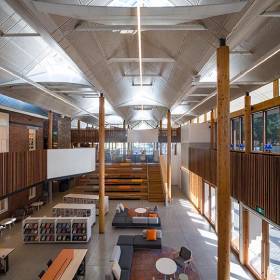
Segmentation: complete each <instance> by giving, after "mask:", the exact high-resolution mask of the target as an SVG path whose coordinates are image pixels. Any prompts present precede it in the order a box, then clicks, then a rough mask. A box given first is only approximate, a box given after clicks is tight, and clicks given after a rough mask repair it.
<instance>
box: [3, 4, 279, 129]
mask: <svg viewBox="0 0 280 280" xmlns="http://www.w3.org/2000/svg"><path fill="white" fill-rule="evenodd" d="M7 3H9V5H8V4H7ZM277 3H279V1H277V0H266V1H263V0H255V1H254V0H249V1H239V0H215V1H214V0H201V1H199V0H192V1H191V0H185V1H183V0H181V1H180V0H165V1H157V0H146V1H144V6H145V8H142V15H143V21H142V22H143V24H144V26H143V28H144V27H145V28H147V30H149V31H143V32H142V47H143V58H144V59H143V61H144V62H143V75H144V76H143V83H144V86H143V88H142V89H141V87H140V86H139V66H138V41H137V34H135V32H133V33H131V32H130V33H129V34H121V33H120V32H119V31H118V30H122V31H123V32H125V31H126V30H128V31H133V30H134V29H135V25H134V21H135V16H133V15H135V8H133V6H135V5H136V0H135V1H134V0H113V1H110V0H106V1H105V0H103V1H102V0H93V1H89V0H84V1H82V0H45V1H32V0H21V1H20V0H9V1H6V2H5V1H1V2H0V30H1V31H2V32H3V33H5V34H6V33H33V34H34V35H35V34H36V36H33V37H30V36H25V37H0V66H2V68H4V70H5V69H6V70H7V69H8V70H9V72H7V71H4V70H3V69H2V70H1V68H0V83H1V85H0V92H2V93H4V94H7V95H10V96H12V97H16V98H19V99H22V100H24V101H27V102H32V103H35V104H36V105H39V106H41V107H43V108H45V109H48V110H49V109H52V110H55V111H57V112H60V113H63V114H67V115H70V116H72V117H74V118H75V117H81V116H87V115H91V116H90V117H89V118H88V119H87V120H88V121H89V122H95V123H96V119H95V118H94V117H95V116H97V115H98V100H97V99H96V96H97V94H98V93H99V92H103V93H104V95H105V97H106V101H107V102H106V109H105V110H106V114H107V117H106V121H107V122H109V123H115V122H118V123H119V124H120V123H122V122H123V119H125V120H126V121H127V122H131V123H135V125H136V124H138V126H139V124H140V123H141V122H140V123H139V121H141V120H143V121H149V122H150V124H152V125H154V126H155V125H157V123H158V121H159V120H160V119H161V118H162V117H163V116H164V115H165V113H166V110H167V109H168V108H169V109H171V112H172V117H173V120H174V121H176V122H177V123H178V124H180V123H183V122H185V121H186V120H187V119H189V118H191V117H193V116H197V115H200V114H201V113H204V112H206V111H209V109H211V108H212V107H214V106H215V91H216V84H215V82H216V66H215V64H216V58H215V51H216V48H217V47H218V45H219V38H221V37H225V38H227V42H228V45H229V46H230V49H231V52H232V53H231V56H230V62H231V66H230V67H231V68H230V73H231V79H232V80H233V81H234V83H233V84H232V88H231V95H232V99H234V98H236V97H238V96H241V95H244V93H245V92H246V91H248V90H249V91H251V90H254V89H256V88H258V87H260V86H262V85H264V84H266V83H268V82H270V81H271V80H273V79H275V78H277V77H279V76H280V69H279V66H278V65H279V62H280V53H276V51H277V50H278V49H280V36H279V30H280V19H279V17H278V18H277V17H264V16H261V14H262V13H263V12H265V11H270V10H279V6H277ZM209 4H210V5H214V4H215V5H214V6H204V5H209ZM107 5H110V7H107ZM160 5H163V6H169V7H165V8H159V7H158V6H160ZM244 5H245V6H244ZM87 6H88V7H87ZM96 6H106V7H105V8H104V7H96ZM112 6H118V7H120V6H121V7H130V8H116V7H112ZM151 6H155V7H154V8H151ZM176 6H185V7H179V8H178V7H176ZM131 7H132V8H131ZM190 9H192V10H190ZM236 10H240V12H236ZM96 11H98V13H100V14H99V15H102V16H101V17H100V18H102V20H104V19H105V18H106V25H100V23H103V24H104V23H105V22H101V21H100V20H101V19H100V18H99V19H97V16H98V13H96ZM190 11H191V13H190ZM127 13H128V14H129V16H128V14H127ZM174 13H175V15H176V16H173V17H172V15H174ZM214 14H215V15H216V16H212V15H214ZM131 15H132V16H131ZM105 16H106V17H105ZM209 16H210V17H209ZM151 17H152V18H153V19H154V20H153V22H151V21H150V18H151ZM197 18H199V19H197ZM116 19H118V21H116ZM193 19H195V20H193ZM178 22H180V23H183V24H180V25H178V24H177V23H178ZM116 23H117V25H116ZM120 23H121V25H119V24H120ZM131 24H132V25H131ZM104 27H106V28H104ZM100 30H102V31H100ZM105 30H106V31H105ZM38 35H40V36H38ZM272 54H273V56H272ZM270 56H271V57H270ZM266 58H267V60H266V61H265V62H264V63H261V62H262V61H263V60H265V59H266ZM254 67H255V69H253V70H252V71H248V70H250V68H254ZM13 74H17V75H13ZM19 74H20V75H19ZM19 76H23V77H26V78H28V79H30V80H31V81H33V82H35V83H39V84H40V85H41V86H43V87H44V88H46V89H47V90H48V91H46V92H43V91H42V89H41V88H40V87H39V88H38V87H37V88H36V87H34V84H32V85H30V84H29V85H28V84H26V80H25V82H24V81H23V80H22V79H19ZM49 93H51V95H49ZM52 93H54V94H52ZM60 97H61V99H59V98H60ZM65 100H66V101H67V102H66V103H65ZM68 102H70V104H72V105H74V106H72V107H71V106H69V104H68ZM139 105H141V106H142V105H145V106H144V111H142V110H139ZM75 106H77V107H75ZM142 123H143V122H142Z"/></svg>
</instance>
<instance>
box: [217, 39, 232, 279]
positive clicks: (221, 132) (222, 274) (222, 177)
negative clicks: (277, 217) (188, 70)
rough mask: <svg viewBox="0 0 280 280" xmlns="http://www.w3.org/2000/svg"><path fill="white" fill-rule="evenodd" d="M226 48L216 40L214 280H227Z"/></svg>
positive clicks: (229, 205) (227, 152)
mask: <svg viewBox="0 0 280 280" xmlns="http://www.w3.org/2000/svg"><path fill="white" fill-rule="evenodd" d="M229 96H230V87H229V47H228V46H226V42H225V39H221V40H220V47H219V48H218V50H217V126H218V135H217V189H218V280H228V279H230V242H231V200H230V150H229V145H230V115H229V101H230V100H229Z"/></svg>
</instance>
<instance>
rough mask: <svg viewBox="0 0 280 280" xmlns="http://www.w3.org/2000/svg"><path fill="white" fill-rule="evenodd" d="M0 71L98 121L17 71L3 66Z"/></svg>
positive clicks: (80, 108) (82, 109) (89, 113)
mask: <svg viewBox="0 0 280 280" xmlns="http://www.w3.org/2000/svg"><path fill="white" fill-rule="evenodd" d="M0 70H1V71H3V72H5V73H8V74H9V75H11V76H13V77H15V78H18V79H21V80H23V81H24V82H26V83H27V84H29V85H31V86H33V87H35V88H37V89H38V90H40V91H42V92H44V93H45V94H47V95H49V96H52V97H54V98H55V99H57V100H59V101H62V102H63V103H65V104H67V105H69V106H71V107H72V108H75V109H76V110H78V111H83V112H85V113H86V114H88V115H90V116H92V117H94V118H96V119H98V117H97V116H95V115H94V114H92V113H91V112H89V111H87V110H85V109H84V108H82V107H80V106H77V105H76V104H74V103H73V102H71V101H69V100H68V99H66V98H63V97H61V96H60V95H59V94H57V93H55V92H53V91H51V90H49V89H47V88H46V87H44V86H42V85H41V84H39V83H36V82H34V81H32V80H30V79H29V78H27V77H25V76H23V75H21V74H20V73H17V72H15V71H13V70H10V69H8V68H5V67H3V66H0Z"/></svg>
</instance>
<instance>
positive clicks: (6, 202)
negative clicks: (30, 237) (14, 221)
mask: <svg viewBox="0 0 280 280" xmlns="http://www.w3.org/2000/svg"><path fill="white" fill-rule="evenodd" d="M3 202H4V207H3V208H2V203H3ZM0 205H1V207H0V214H3V213H5V212H8V211H9V201H8V198H7V197H6V198H3V199H1V200H0Z"/></svg>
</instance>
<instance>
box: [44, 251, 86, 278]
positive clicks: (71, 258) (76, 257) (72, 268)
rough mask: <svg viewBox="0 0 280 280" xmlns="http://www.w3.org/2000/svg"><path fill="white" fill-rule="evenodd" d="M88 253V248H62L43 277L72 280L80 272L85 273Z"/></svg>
mask: <svg viewBox="0 0 280 280" xmlns="http://www.w3.org/2000/svg"><path fill="white" fill-rule="evenodd" d="M86 254H87V249H63V250H61V251H60V253H59V254H58V256H57V257H56V258H55V260H54V261H53V263H52V264H51V265H50V267H49V268H48V270H47V271H46V272H45V274H44V275H43V277H42V278H41V279H42V280H71V279H73V278H74V277H75V276H76V275H77V273H78V272H79V274H80V275H84V274H85V257H86ZM80 268H81V269H80Z"/></svg>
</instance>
